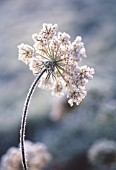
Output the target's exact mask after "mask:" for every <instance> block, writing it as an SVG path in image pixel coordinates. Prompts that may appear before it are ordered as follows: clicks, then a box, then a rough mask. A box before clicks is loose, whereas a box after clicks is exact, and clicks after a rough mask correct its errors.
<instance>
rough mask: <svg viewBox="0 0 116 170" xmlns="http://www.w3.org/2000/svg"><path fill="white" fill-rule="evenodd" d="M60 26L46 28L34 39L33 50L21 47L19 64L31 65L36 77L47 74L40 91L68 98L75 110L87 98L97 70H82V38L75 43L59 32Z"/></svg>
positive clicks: (83, 67)
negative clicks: (91, 81) (88, 85)
mask: <svg viewBox="0 0 116 170" xmlns="http://www.w3.org/2000/svg"><path fill="white" fill-rule="evenodd" d="M57 31H58V26H57V24H54V25H52V24H43V28H42V29H41V30H40V33H38V34H37V33H35V34H33V35H32V39H33V40H34V45H33V47H31V46H29V45H27V44H21V45H19V46H18V48H19V60H22V61H23V62H24V63H25V64H29V68H30V70H32V72H33V74H35V75H36V74H39V73H40V72H41V71H42V70H43V69H46V72H45V73H44V75H43V76H42V77H41V79H40V80H39V84H38V85H39V87H41V88H45V89H50V90H52V94H56V95H57V96H62V95H64V94H66V96H67V98H68V99H69V100H68V102H69V104H70V105H71V106H73V103H76V104H77V105H78V104H79V103H80V102H81V101H82V100H83V99H84V98H85V96H86V93H87V92H86V89H85V84H86V83H87V82H88V81H89V80H90V79H92V78H93V74H94V69H93V68H90V67H87V66H86V65H85V66H81V67H80V66H79V62H80V61H81V59H82V58H86V57H87V56H86V50H85V47H84V43H83V42H82V38H81V36H77V37H76V39H75V40H74V41H73V42H71V41H70V35H68V34H67V33H65V32H64V33H61V32H58V33H57Z"/></svg>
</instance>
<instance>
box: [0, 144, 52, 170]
mask: <svg viewBox="0 0 116 170" xmlns="http://www.w3.org/2000/svg"><path fill="white" fill-rule="evenodd" d="M25 146H26V155H27V159H28V167H29V169H30V170H41V169H42V168H43V167H45V166H46V164H47V163H48V162H49V161H50V160H51V155H50V154H49V153H48V151H47V148H46V146H45V145H44V144H42V143H39V142H38V143H35V144H34V143H32V142H30V141H26V142H25ZM0 169H1V170H22V161H21V156H20V150H19V148H16V147H11V148H10V149H9V150H8V151H7V153H6V154H5V155H4V156H3V157H2V159H1V167H0Z"/></svg>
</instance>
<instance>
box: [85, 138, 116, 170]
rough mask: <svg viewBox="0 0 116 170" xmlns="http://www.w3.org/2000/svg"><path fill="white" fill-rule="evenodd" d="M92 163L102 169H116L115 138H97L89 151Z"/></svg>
mask: <svg viewBox="0 0 116 170" xmlns="http://www.w3.org/2000/svg"><path fill="white" fill-rule="evenodd" d="M88 158H89V161H90V163H91V164H92V165H94V166H96V167H97V168H98V169H99V168H101V169H102V170H104V169H105V170H114V169H116V142H115V141H113V140H107V139H102V140H101V139H100V140H97V141H96V142H95V143H94V144H93V145H92V146H91V147H90V149H89V151H88Z"/></svg>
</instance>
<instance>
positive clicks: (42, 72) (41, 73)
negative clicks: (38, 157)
mask: <svg viewBox="0 0 116 170" xmlns="http://www.w3.org/2000/svg"><path fill="white" fill-rule="evenodd" d="M45 71H46V69H44V70H42V71H41V72H40V74H38V76H37V77H36V79H35V80H34V82H33V83H32V85H31V87H30V89H29V92H28V94H27V97H26V100H25V104H24V108H23V114H22V122H21V130H20V148H21V156H22V164H23V168H24V170H27V163H26V155H25V146H24V140H25V127H26V119H27V111H28V107H29V103H30V100H31V96H32V94H33V92H34V90H35V88H36V86H37V83H38V81H39V79H40V78H41V76H42V75H43V74H44V72H45Z"/></svg>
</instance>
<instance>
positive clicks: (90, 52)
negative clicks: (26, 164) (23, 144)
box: [0, 0, 116, 170]
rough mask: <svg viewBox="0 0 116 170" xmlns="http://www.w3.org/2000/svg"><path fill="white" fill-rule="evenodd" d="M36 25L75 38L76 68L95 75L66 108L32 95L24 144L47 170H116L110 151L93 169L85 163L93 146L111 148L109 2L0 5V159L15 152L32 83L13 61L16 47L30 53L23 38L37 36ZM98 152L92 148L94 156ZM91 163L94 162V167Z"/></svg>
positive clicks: (114, 121)
mask: <svg viewBox="0 0 116 170" xmlns="http://www.w3.org/2000/svg"><path fill="white" fill-rule="evenodd" d="M43 23H52V24H55V23H56V24H58V26H59V31H61V32H66V33H68V34H70V36H71V40H72V41H73V40H74V39H75V37H76V36H77V35H80V36H82V37H83V41H84V43H85V47H86V50H87V56H88V58H87V59H85V60H83V61H82V62H81V63H80V64H81V65H82V64H87V65H88V66H90V67H93V68H95V71H96V74H95V75H94V78H93V80H92V81H91V82H89V83H88V85H87V89H88V95H87V96H86V98H85V99H84V100H83V102H82V103H81V104H80V105H79V106H76V107H73V108H70V107H69V106H68V104H67V102H66V99H65V98H63V99H62V100H58V99H56V98H55V97H53V96H51V94H50V92H48V91H45V90H41V89H39V88H38V89H36V91H35V93H34V95H33V99H32V101H31V104H30V108H29V114H28V119H27V128H26V139H28V140H31V141H32V142H38V141H39V142H42V143H44V144H45V145H46V146H47V148H48V151H49V153H50V154H51V155H52V161H51V163H50V165H49V166H47V167H46V169H48V170H77V169H78V170H90V169H91V170H93V169H97V170H100V168H101V170H103V167H105V170H106V169H107V168H108V169H111V168H114V170H116V165H115V164H116V150H115V149H114V150H112V154H109V153H110V152H103V155H104V157H102V158H100V157H99V156H96V157H95V160H94V161H93V160H91V156H90V154H91V152H90V150H91V148H92V146H93V145H95V143H96V141H102V140H104V139H105V140H107V141H113V142H116V85H115V83H116V1H115V0H110V1H109V0H94V1H93V0H46V1H45V0H33V1H31V0H20V1H15V0H4V1H3V0H1V1H0V158H1V157H2V156H3V155H4V154H5V153H6V152H7V150H8V149H9V148H10V147H12V146H16V147H18V144H19V130H20V122H21V116H22V109H23V104H24V101H25V98H26V95H27V92H28V89H29V87H30V85H31V83H32V82H33V80H34V78H35V77H34V76H33V74H32V72H31V71H30V70H29V69H28V67H27V66H26V65H25V64H23V63H22V62H20V61H18V59H17V58H18V57H17V56H18V50H17V45H18V44H20V43H22V42H23V43H27V44H30V45H32V44H33V40H32V38H31V35H32V34H33V33H39V31H40V29H41V28H42V24H43ZM104 145H105V142H104ZM106 145H107V147H106V148H108V147H110V145H111V144H108V143H106ZM95 147H96V145H95ZM97 148H98V149H97ZM99 150H100V148H99V147H96V150H95V153H94V155H95V154H96V155H97V154H99ZM106 150H107V149H106ZM101 152H102V150H101ZM96 159H101V161H102V163H101V164H100V166H99V167H97V165H98V164H99V160H96ZM96 161H98V163H97V165H96V164H95V162H96ZM102 164H103V167H102Z"/></svg>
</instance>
